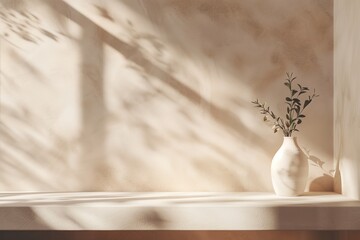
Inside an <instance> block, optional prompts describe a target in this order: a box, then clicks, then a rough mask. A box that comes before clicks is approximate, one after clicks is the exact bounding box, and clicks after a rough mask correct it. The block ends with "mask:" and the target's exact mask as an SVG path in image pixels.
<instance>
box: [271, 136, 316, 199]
mask: <svg viewBox="0 0 360 240" xmlns="http://www.w3.org/2000/svg"><path fill="white" fill-rule="evenodd" d="M308 172H309V163H308V159H307V157H306V155H305V154H304V152H303V151H302V150H301V148H300V147H299V145H298V143H297V139H296V137H284V141H283V143H282V145H281V147H280V148H279V150H278V151H277V152H276V154H275V156H274V158H273V159H272V162H271V180H272V184H273V187H274V190H275V193H276V195H279V196H298V195H300V194H302V193H303V192H304V190H305V186H306V181H307V178H308Z"/></svg>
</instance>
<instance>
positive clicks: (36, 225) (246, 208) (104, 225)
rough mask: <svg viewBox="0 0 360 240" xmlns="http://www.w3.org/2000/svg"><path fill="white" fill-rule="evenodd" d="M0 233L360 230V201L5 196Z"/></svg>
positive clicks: (329, 197)
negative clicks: (45, 231)
mask: <svg viewBox="0 0 360 240" xmlns="http://www.w3.org/2000/svg"><path fill="white" fill-rule="evenodd" d="M0 196H1V197H0V229H2V230H29V229H31V230H50V229H53V230H272V229H274V230H275V229H277V230H283V229H284V230H285V229H294V230H295V229H308V230H310V229H311V230H345V229H360V201H357V200H352V199H349V198H347V197H345V196H343V195H339V194H334V193H311V194H310V193H308V194H305V195H304V196H300V197H277V196H275V195H274V194H272V193H212V192H202V193H199V192H189V193H185V192H182V193H179V192H166V193H165V192H152V193H150V192H64V193H60V192H56V193H30V192H29V193H24V192H21V193H15V192H8V193H1V194H0Z"/></svg>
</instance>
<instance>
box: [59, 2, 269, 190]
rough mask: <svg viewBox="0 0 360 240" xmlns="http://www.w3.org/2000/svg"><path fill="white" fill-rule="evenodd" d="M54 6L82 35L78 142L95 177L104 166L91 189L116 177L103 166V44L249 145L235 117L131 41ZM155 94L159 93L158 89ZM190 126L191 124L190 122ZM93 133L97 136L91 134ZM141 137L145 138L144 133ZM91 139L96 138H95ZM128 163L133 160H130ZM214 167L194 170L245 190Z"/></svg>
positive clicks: (233, 172)
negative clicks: (200, 109)
mask: <svg viewBox="0 0 360 240" xmlns="http://www.w3.org/2000/svg"><path fill="white" fill-rule="evenodd" d="M53 4H54V6H55V7H56V9H57V10H58V11H59V12H60V13H61V14H64V16H65V17H67V18H69V19H71V20H73V21H74V22H76V23H78V24H79V25H80V26H81V27H82V31H83V36H82V40H81V43H80V44H81V49H82V50H81V51H82V59H83V67H82V68H83V70H82V71H83V74H82V79H81V82H82V91H83V93H82V96H83V97H82V101H83V106H82V111H83V126H84V128H83V137H82V140H81V141H82V143H83V153H84V154H85V155H84V157H83V160H82V163H83V164H87V166H88V167H90V165H92V164H93V166H92V167H90V168H92V169H93V172H94V174H95V175H98V174H99V173H100V172H101V171H99V165H101V166H103V167H104V166H105V167H104V168H105V170H104V171H103V173H102V175H103V179H104V182H102V180H100V181H98V180H95V179H96V178H94V181H95V182H94V181H90V182H89V185H90V186H93V187H94V188H95V189H96V187H95V186H96V185H99V188H102V187H103V186H104V185H106V184H111V183H110V182H108V183H105V182H106V179H111V176H112V174H115V173H111V170H109V169H110V168H111V166H110V165H109V164H107V163H106V157H107V156H106V153H105V150H104V141H105V138H106V136H105V129H106V124H107V122H108V121H109V120H108V117H107V115H108V113H107V110H106V106H105V104H104V95H103V94H104V93H103V88H104V86H103V85H104V82H103V68H104V64H106V63H104V62H102V60H100V59H102V57H103V56H102V55H103V54H104V53H103V47H104V44H106V45H108V46H110V47H112V48H113V49H115V50H116V51H118V52H119V53H120V54H121V55H122V56H124V57H125V58H126V59H127V60H128V61H129V62H132V63H133V64H135V65H136V66H139V67H140V69H141V71H142V73H144V75H147V76H152V77H155V78H156V79H158V80H160V81H161V83H162V84H165V85H166V86H168V87H170V88H171V89H173V90H175V91H176V92H177V93H178V94H179V95H181V96H182V97H183V98H185V99H187V100H188V101H189V102H191V103H192V104H194V105H196V106H201V107H202V108H204V109H208V114H209V115H210V116H211V118H212V119H213V120H214V121H215V122H217V124H219V125H221V126H222V127H223V128H224V129H227V131H228V132H229V133H231V134H233V135H234V136H235V137H236V138H237V139H238V140H239V141H242V142H247V143H249V144H250V140H249V139H248V138H247V137H245V136H250V135H251V136H254V133H253V132H251V131H250V130H249V129H248V128H247V127H246V126H244V124H243V123H242V122H241V121H240V120H239V119H238V117H237V116H236V115H235V114H234V113H232V112H231V111H228V110H226V109H223V108H221V107H220V106H218V105H216V104H214V103H212V102H210V101H209V100H207V99H206V98H204V97H202V96H201V95H200V94H199V93H198V92H196V91H195V90H193V89H192V88H190V87H189V86H187V85H186V84H184V83H183V82H182V81H180V80H179V79H177V78H175V77H174V76H172V75H171V73H168V72H167V71H165V70H163V69H161V68H159V67H158V66H156V65H155V64H153V63H152V61H151V60H148V59H147V57H146V56H144V55H143V54H142V53H141V52H140V51H139V49H138V46H137V45H136V44H134V42H132V43H133V45H132V44H131V43H126V42H124V41H122V40H120V39H119V38H118V37H116V36H115V35H114V34H112V33H110V32H108V31H107V30H105V29H103V28H102V27H100V26H99V25H98V24H96V23H95V22H93V21H92V20H91V19H90V18H88V17H87V16H85V15H83V14H82V13H81V12H79V11H77V10H76V9H74V8H72V7H71V6H70V5H68V4H67V3H65V2H62V1H54V2H53ZM129 24H131V23H129ZM141 38H142V40H143V39H146V40H147V41H149V42H151V43H152V44H153V45H154V46H157V48H158V49H161V45H160V44H159V42H158V41H157V40H156V37H154V36H150V35H142V36H141ZM90 49H91V51H90ZM91 59H92V60H91ZM134 68H136V67H134ZM137 69H138V68H137ZM84 71H85V72H84ZM149 85H152V83H149ZM155 91H156V89H155ZM156 93H159V90H158V91H157V92H156ZM119 94H121V93H119ZM160 94H162V95H166V93H164V92H161V93H160ZM92 97H95V98H96V100H95V101H94V100H93V99H91V98H92ZM86 101H88V103H87V104H86V103H84V102H86ZM173 101H174V104H177V101H176V99H174V100H173ZM185 114H186V113H185ZM93 118H95V119H93ZM142 124H143V126H145V129H146V128H148V129H150V128H149V127H146V123H144V122H143V123H142ZM189 124H191V122H190V123H189ZM143 129H144V128H143ZM95 132H96V134H94V133H95ZM144 134H145V135H146V131H145V130H144ZM91 136H97V137H96V138H94V137H91ZM256 138H257V139H258V141H261V142H263V139H262V138H261V137H260V136H257V137H256ZM89 139H91V140H89ZM87 141H92V143H89V144H88V143H87ZM251 141H254V139H251ZM205 144H206V142H205ZM95 146H96V147H95ZM94 151H96V152H97V154H93V152H94ZM91 158H92V159H93V160H90V161H89V159H91ZM226 158H229V155H228V156H226ZM124 160H125V158H124V159H122V161H124ZM128 160H129V161H132V160H131V159H128ZM228 161H229V163H228V164H230V165H233V166H236V168H242V169H244V166H241V165H240V166H239V164H240V163H231V159H228ZM134 162H136V161H134ZM129 164H131V163H129ZM106 165H107V166H106ZM205 165H206V164H205ZM216 165H217V166H216V167H214V169H213V171H209V172H207V171H206V170H203V167H204V165H202V164H200V165H198V167H197V168H198V170H197V171H201V172H202V173H203V174H204V175H207V174H210V176H208V177H209V178H213V177H215V178H216V179H217V180H218V181H221V179H219V176H221V175H222V174H224V175H227V178H228V179H230V180H229V187H230V188H231V189H233V190H238V191H243V190H246V186H245V185H243V184H242V183H240V182H239V179H238V178H237V177H236V168H234V167H229V166H226V167H224V166H222V165H221V164H216ZM139 168H141V164H140V165H139ZM230 169H231V170H230ZM247 170H248V174H249V175H252V174H251V171H253V170H252V169H247ZM221 172H223V173H221ZM219 173H220V175H219ZM232 176H233V177H232ZM100 178H102V177H100ZM84 180H85V179H84ZM253 182H254V183H255V182H257V180H256V179H254V180H253ZM114 185H116V184H114ZM258 185H261V183H260V182H259V183H258ZM111 187H115V188H116V186H110V188H111ZM260 188H261V187H260Z"/></svg>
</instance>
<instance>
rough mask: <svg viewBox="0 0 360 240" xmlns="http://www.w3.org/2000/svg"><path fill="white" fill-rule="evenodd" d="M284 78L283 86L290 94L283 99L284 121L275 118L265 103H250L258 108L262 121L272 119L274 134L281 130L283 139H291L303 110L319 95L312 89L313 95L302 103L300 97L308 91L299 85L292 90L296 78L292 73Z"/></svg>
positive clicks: (301, 120)
mask: <svg viewBox="0 0 360 240" xmlns="http://www.w3.org/2000/svg"><path fill="white" fill-rule="evenodd" d="M286 77H287V78H286V79H285V82H284V85H285V86H286V87H287V88H288V89H289V92H290V94H289V96H287V97H286V98H285V104H286V114H285V120H284V119H283V118H281V117H277V116H276V115H275V113H274V112H273V111H271V110H270V107H269V106H267V105H266V103H261V102H260V101H259V100H258V99H256V100H255V101H252V103H253V104H255V107H257V108H260V113H261V114H263V115H264V121H269V118H270V119H272V121H273V130H274V133H276V132H277V131H278V130H279V129H281V130H282V132H283V134H284V136H285V137H291V135H292V134H293V132H297V131H299V130H298V128H297V126H298V125H300V124H301V123H302V122H303V119H304V118H305V115H304V114H303V111H304V109H305V108H306V107H307V106H309V104H310V103H311V102H312V100H313V99H314V98H315V97H319V95H318V94H316V92H315V89H314V90H313V93H312V94H310V95H308V96H307V97H306V99H305V101H302V99H301V98H300V96H301V95H302V94H307V93H308V92H309V90H310V89H309V88H308V87H304V86H302V85H300V84H297V87H295V88H294V87H293V82H294V81H295V79H296V77H293V74H292V73H291V74H289V73H286Z"/></svg>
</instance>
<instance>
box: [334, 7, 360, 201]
mask: <svg viewBox="0 0 360 240" xmlns="http://www.w3.org/2000/svg"><path fill="white" fill-rule="evenodd" d="M359 13H360V2H359V1H355V0H352V1H335V4H334V14H335V21H334V30H335V32H334V33H335V34H334V36H335V38H334V41H335V42H334V43H335V45H334V65H335V68H334V88H335V89H334V123H335V124H334V135H335V136H334V137H335V138H334V140H335V141H334V143H335V144H334V156H335V162H336V163H337V164H336V165H338V167H339V168H340V171H338V174H337V175H336V176H337V178H336V190H337V191H338V192H340V191H342V193H343V194H345V195H347V196H349V197H353V198H357V199H360V175H359V173H360V164H359V161H360V159H359V158H360V151H359V146H358V143H359V136H360V132H359V129H360V128H359V127H360V96H359V91H360V82H359V74H360V69H359V64H360V30H359V24H360V17H359Z"/></svg>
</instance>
